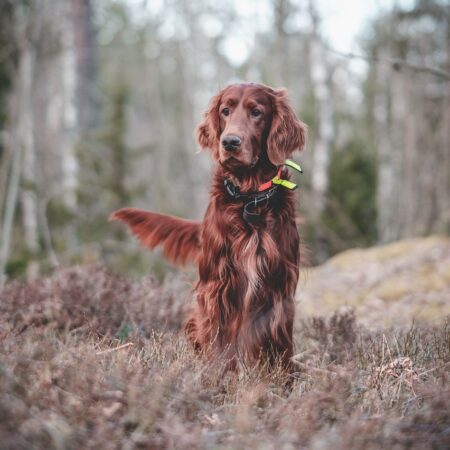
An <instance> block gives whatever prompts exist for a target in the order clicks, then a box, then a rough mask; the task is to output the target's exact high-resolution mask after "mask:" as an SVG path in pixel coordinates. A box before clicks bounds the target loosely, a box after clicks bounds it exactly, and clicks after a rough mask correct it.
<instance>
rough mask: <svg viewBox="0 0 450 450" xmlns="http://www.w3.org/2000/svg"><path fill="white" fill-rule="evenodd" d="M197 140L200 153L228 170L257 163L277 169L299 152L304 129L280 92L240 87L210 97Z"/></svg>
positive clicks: (248, 85) (283, 94)
mask: <svg viewBox="0 0 450 450" xmlns="http://www.w3.org/2000/svg"><path fill="white" fill-rule="evenodd" d="M197 138H198V142H199V144H200V147H201V148H202V149H206V148H209V149H211V151H212V155H213V159H214V160H215V161H217V162H220V163H221V164H222V165H223V166H225V167H228V168H229V169H230V170H233V168H240V167H248V168H251V167H253V166H255V165H256V164H257V163H258V161H260V160H261V159H268V161H270V163H272V164H273V165H275V166H278V165H280V164H282V163H283V162H284V161H285V160H286V158H288V157H289V156H290V155H291V154H292V153H293V152H294V151H295V150H302V149H303V147H304V145H305V140H306V125H305V124H304V123H303V122H301V121H300V120H299V119H298V118H297V116H296V115H295V113H294V111H293V110H292V108H291V106H290V105H289V103H288V101H287V98H286V91H285V90H284V89H277V90H274V89H271V88H269V87H268V86H264V85H261V84H254V83H241V84H233V85H230V86H228V87H226V88H225V89H223V90H221V91H220V92H219V93H218V94H217V95H216V96H215V97H213V99H212V100H211V104H210V106H209V108H208V110H207V111H206V113H205V117H204V119H203V121H202V122H201V123H200V125H199V126H198V127H197ZM266 157H267V158H266Z"/></svg>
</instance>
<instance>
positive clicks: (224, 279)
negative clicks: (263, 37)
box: [112, 84, 306, 370]
mask: <svg viewBox="0 0 450 450" xmlns="http://www.w3.org/2000/svg"><path fill="white" fill-rule="evenodd" d="M224 105H225V106H227V105H228V111H226V113H224V114H222V113H221V111H223V107H224ZM255 105H256V106H255ZM249 108H253V109H249ZM255 108H259V109H260V110H262V111H263V112H262V113H261V114H258V115H256V113H254V109H255ZM260 112H261V111H260ZM236 130H237V131H236ZM237 132H239V133H241V135H240V136H241V137H242V141H243V144H242V147H240V148H239V150H238V151H236V152H234V153H233V154H232V157H231V156H230V152H229V151H228V152H227V151H226V149H224V148H223V145H221V136H223V135H225V134H227V133H237ZM305 135H306V127H305V125H304V124H303V123H302V122H300V121H299V120H298V119H297V117H296V116H295V113H294V112H293V110H292V108H291V107H290V106H289V104H288V103H287V100H286V96H285V91H284V90H279V91H276V90H273V89H271V88H268V87H267V86H262V85H255V84H240V85H233V86H230V87H228V88H226V89H224V90H222V91H221V92H219V94H218V95H216V96H215V97H214V98H213V99H212V101H211V105H210V107H209V109H208V111H207V112H206V114H205V118H204V120H203V122H202V123H201V124H200V125H199V127H198V128H197V136H198V140H199V143H200V146H201V147H202V148H209V149H211V150H212V152H213V153H212V155H213V159H214V161H215V162H216V165H215V171H214V178H213V183H212V190H211V196H210V201H209V205H208V208H207V211H206V213H205V217H204V219H203V221H202V222H191V221H187V220H183V219H178V218H175V217H171V216H166V215H162V214H156V213H153V212H146V211H141V210H137V209H133V208H125V209H121V210H119V211H117V212H115V213H114V214H113V215H112V219H118V220H121V221H123V222H125V223H126V224H127V225H128V226H129V227H130V229H131V231H132V232H133V234H135V235H136V236H137V237H138V238H139V239H140V240H141V242H142V244H143V245H145V246H147V247H149V248H154V247H156V246H158V245H162V246H163V248H164V253H165V255H166V256H167V258H168V259H170V260H171V261H174V262H186V261H188V260H193V261H195V262H196V263H197V264H198V270H199V280H198V282H197V285H196V287H195V297H196V303H195V307H194V309H193V311H192V313H191V315H190V317H189V319H188V320H187V323H186V333H187V336H188V338H189V339H190V341H191V342H192V344H193V345H194V347H195V348H196V349H197V350H198V351H199V352H201V353H203V354H206V355H208V356H209V357H210V358H213V359H216V358H219V357H223V358H226V359H227V360H229V361H230V364H232V365H233V364H235V363H236V362H237V361H238V360H243V361H245V362H246V363H250V364H253V363H256V362H258V361H261V359H262V360H263V361H268V362H269V363H274V362H275V360H277V359H281V361H282V363H283V365H284V367H285V368H286V370H288V369H289V367H290V358H291V357H292V355H293V340H292V328H293V322H294V312H295V306H294V294H295V289H296V286H297V281H298V276H299V263H300V242H299V235H298V232H297V226H296V212H295V204H296V201H295V195H294V193H293V192H292V191H289V190H285V189H280V190H279V192H278V193H277V196H276V197H275V198H274V199H271V201H270V202H268V203H267V204H265V205H263V206H261V207H260V208H259V213H260V218H261V220H260V222H259V223H258V224H250V223H248V222H246V221H245V220H244V218H243V215H242V208H243V205H242V203H241V202H236V201H235V200H234V199H232V198H230V196H229V195H228V194H227V192H226V190H225V187H224V178H225V177H228V178H230V179H232V180H233V182H234V183H235V184H236V185H239V186H240V187H241V190H242V191H248V190H257V188H258V186H259V185H260V184H262V183H263V182H265V181H267V180H268V179H271V178H272V177H273V176H274V175H275V174H276V173H277V170H278V165H279V164H281V163H282V162H283V161H284V160H285V159H286V158H287V157H289V156H290V155H291V154H292V153H293V152H294V150H297V149H301V148H302V147H303V145H304V143H305ZM249 161H251V164H250V163H249ZM254 161H257V162H256V164H255V163H254ZM283 176H285V177H286V176H288V174H287V173H283Z"/></svg>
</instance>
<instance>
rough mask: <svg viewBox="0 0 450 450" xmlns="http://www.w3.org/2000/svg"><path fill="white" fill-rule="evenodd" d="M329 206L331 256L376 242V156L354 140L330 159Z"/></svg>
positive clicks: (326, 222) (357, 140)
mask: <svg viewBox="0 0 450 450" xmlns="http://www.w3.org/2000/svg"><path fill="white" fill-rule="evenodd" d="M329 176H330V180H329V189H328V195H327V198H328V204H327V208H326V210H325V213H324V215H323V222H324V224H325V226H326V227H327V228H328V231H329V232H328V238H329V239H328V240H329V243H330V247H331V248H330V250H331V253H336V252H337V251H341V250H344V249H346V248H349V247H352V246H368V245H370V244H372V243H374V242H375V241H376V237H377V235H376V165H375V157H374V156H373V154H372V153H370V152H368V151H367V149H366V148H365V142H364V141H363V140H362V139H359V138H357V137H354V138H353V139H352V140H350V142H349V143H348V145H347V146H345V148H344V149H342V150H340V151H336V152H335V153H334V154H333V156H332V160H331V165H330V174H329Z"/></svg>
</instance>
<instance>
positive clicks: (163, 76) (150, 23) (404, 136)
mask: <svg viewBox="0 0 450 450" xmlns="http://www.w3.org/2000/svg"><path fill="white" fill-rule="evenodd" d="M250 3H251V2H250ZM257 3H258V2H254V4H255V5H257ZM263 3H264V4H265V5H266V6H267V14H266V15H265V16H264V14H265V13H264V12H258V13H257V11H260V9H258V8H256V6H255V20H254V22H252V23H248V21H247V22H246V21H245V20H244V19H243V17H242V16H241V15H240V12H239V8H237V7H236V3H235V2H213V1H210V0H196V1H187V0H166V1H161V2H152V1H149V2H146V1H141V2H140V1H128V2H127V1H125V0H102V1H98V2H94V1H93V0H59V1H56V0H0V162H1V165H0V230H1V231H0V235H1V240H0V277H1V278H3V279H4V278H10V277H16V276H20V275H23V274H28V276H29V277H33V276H35V275H37V274H39V273H42V272H45V271H48V270H50V269H52V268H54V267H57V266H59V265H63V266H66V265H71V264H74V263H82V264H85V263H91V262H96V261H104V262H106V263H107V264H108V265H110V266H112V267H114V268H115V269H116V270H119V271H121V272H124V273H137V274H139V273H142V272H149V271H153V272H154V273H156V275H157V276H158V277H160V278H163V277H164V276H165V275H166V274H167V273H168V271H170V270H172V269H170V268H169V267H167V266H166V265H165V263H164V262H163V261H162V258H160V257H159V256H158V254H156V255H154V254H151V253H150V252H142V251H140V250H139V249H138V245H137V243H136V242H134V240H133V239H132V238H131V237H127V234H126V232H125V231H124V230H122V229H120V227H119V226H117V225H115V224H110V223H108V222H107V218H108V215H109V213H110V212H111V211H113V210H114V209H117V208H119V207H122V206H126V205H127V206H136V207H141V208H145V209H152V210H155V211H159V212H165V213H171V214H176V215H180V216H182V217H186V218H200V217H201V216H202V214H203V211H204V208H205V205H206V200H207V197H208V184H209V177H210V161H209V155H207V154H206V153H205V154H200V155H196V154H195V153H196V151H197V144H196V142H195V140H194V137H193V130H194V128H195V125H196V124H197V123H198V122H199V120H200V118H201V115H202V112H203V110H204V109H205V108H206V106H207V104H208V101H209V99H210V97H211V96H212V95H213V94H214V93H215V92H216V91H217V90H218V88H219V87H223V86H224V85H226V84H228V83H230V82H233V81H237V80H251V81H257V82H263V83H265V84H268V85H270V86H274V87H281V86H285V87H286V88H288V90H289V93H290V98H291V101H292V104H293V106H294V108H295V110H296V111H297V113H298V114H299V116H300V117H301V118H302V120H303V121H304V122H306V123H307V124H308V126H309V140H308V144H307V148H306V150H305V152H304V153H303V154H302V155H300V156H297V157H296V158H297V160H299V161H301V163H302V165H303V167H304V172H305V174H304V175H303V176H302V179H301V181H300V184H301V188H300V193H299V196H298V198H299V210H300V211H301V213H302V215H303V217H304V224H303V226H302V236H303V240H304V241H305V242H306V243H307V245H308V246H309V247H310V248H311V254H312V255H313V263H320V262H323V261H325V260H326V259H327V258H328V257H329V256H331V255H333V254H335V253H337V252H339V251H342V250H344V249H347V248H351V247H364V246H369V245H374V244H377V243H387V242H391V241H395V240H398V239H404V238H409V237H416V236H425V235H429V234H432V233H438V234H444V235H448V234H449V233H450V6H449V5H448V3H447V2H446V1H445V0H443V1H438V0H417V1H416V2H415V3H413V4H411V6H410V7H408V8H403V7H400V6H395V7H394V6H392V8H391V9H390V10H386V9H384V10H383V11H382V10H380V11H379V13H378V14H377V15H376V16H374V17H373V18H372V19H371V21H370V24H368V25H367V27H366V28H365V29H364V30H363V32H362V33H361V34H360V37H359V39H360V48H361V52H360V54H357V55H356V54H343V53H340V52H339V49H336V48H334V47H333V44H332V43H331V42H328V41H327V39H326V38H325V37H324V33H323V28H322V17H321V14H320V11H319V9H318V8H317V7H316V6H315V4H314V2H313V1H312V0H309V1H307V0H271V1H266V2H263ZM261 15H262V16H263V17H261ZM260 21H264V23H265V24H266V26H264V27H259V25H258V24H259V23H260ZM243 29H244V30H245V29H248V30H249V31H248V34H247V35H246V36H247V37H248V36H250V38H248V39H246V40H245V41H243V42H242V43H240V42H238V43H237V45H236V42H235V45H234V46H233V45H231V44H230V42H231V43H232V39H233V36H240V35H239V33H238V31H239V30H243ZM251 33H253V35H252V34H251ZM252 36H253V37H254V38H252ZM248 41H250V43H249V42H248ZM239 45H242V46H250V51H249V52H248V56H246V57H245V59H244V60H243V61H241V60H240V59H239V58H235V57H234V53H233V51H234V50H236V48H238V47H239ZM355 59H356V60H360V61H361V62H364V66H365V69H364V70H363V71H359V72H355V71H353V70H352V69H351V67H350V64H349V63H350V62H351V61H353V60H355Z"/></svg>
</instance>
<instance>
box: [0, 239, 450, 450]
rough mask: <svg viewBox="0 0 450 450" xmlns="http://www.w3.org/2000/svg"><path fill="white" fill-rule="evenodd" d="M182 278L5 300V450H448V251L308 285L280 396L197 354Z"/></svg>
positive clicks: (365, 265)
mask: <svg viewBox="0 0 450 450" xmlns="http://www.w3.org/2000/svg"><path fill="white" fill-rule="evenodd" d="M180 280H182V279H181V278H178V279H173V280H172V281H170V282H168V283H165V284H164V285H163V286H161V285H159V284H158V283H156V282H155V281H154V280H153V279H152V278H151V277H146V278H144V279H141V280H138V281H133V280H129V279H126V278H123V277H121V276H118V275H116V274H113V273H111V272H109V271H108V270H107V269H105V268H104V267H102V266H99V265H96V266H90V267H73V268H69V269H61V270H58V271H56V272H55V273H54V274H52V275H50V276H48V277H42V278H39V279H37V280H34V281H30V282H28V283H21V282H11V283H9V284H7V285H6V286H5V287H4V288H3V289H2V290H0V448H1V449H27V450H29V449H72V448H73V449H78V448H82V449H91V448H96V449H134V448H144V449H164V448H175V449H178V448H179V449H195V448H210V449H222V448H223V449H247V448H251V449H252V448H258V449H277V450H282V449H294V448H302V449H313V450H322V449H324V450H325V449H330V448H333V449H334V450H351V449H361V450H372V449H373V450H375V449H377V450H378V449H380V448H384V449H392V448H395V449H417V450H419V449H420V450H423V449H448V448H450V386H449V368H450V365H449V364H450V349H449V347H450V321H449V318H448V317H445V316H446V315H447V314H449V307H450V305H449V303H450V295H449V294H450V241H449V240H447V239H443V238H429V239H423V240H414V241H405V242H399V243H395V244H391V245H388V246H385V247H378V248H372V249H367V250H352V251H349V252H346V253H343V254H340V255H338V256H336V257H334V258H332V259H331V260H330V261H328V262H327V263H326V264H324V265H323V266H321V267H318V268H314V269H309V270H308V271H307V273H305V274H303V276H302V281H301V283H300V288H299V293H298V298H299V306H298V314H297V317H298V320H297V323H296V327H295V340H296V356H295V358H294V359H295V363H296V366H297V368H298V373H297V374H296V377H295V380H294V381H293V383H292V385H291V386H290V388H289V389H287V388H285V387H284V386H283V383H281V377H280V374H279V373H277V372H276V371H275V372H272V373H270V374H268V373H266V372H265V371H264V369H260V370H248V371H241V373H240V375H239V376H236V375H230V376H226V377H223V376H221V375H220V374H221V370H220V367H210V366H207V365H205V363H204V362H203V361H202V360H200V359H199V358H197V357H196V356H195V355H194V353H193V352H192V350H191V349H190V347H189V345H188V344H187V343H186V341H185V339H184V338H183V335H182V334H181V333H180V331H179V330H180V328H181V322H182V317H183V314H184V312H185V310H186V308H187V305H188V303H189V300H188V298H189V293H188V288H187V286H186V282H185V281H180ZM413 319H414V321H413Z"/></svg>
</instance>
